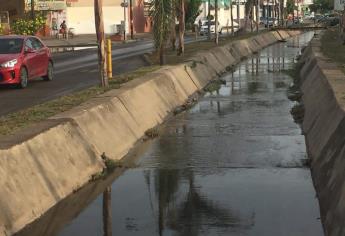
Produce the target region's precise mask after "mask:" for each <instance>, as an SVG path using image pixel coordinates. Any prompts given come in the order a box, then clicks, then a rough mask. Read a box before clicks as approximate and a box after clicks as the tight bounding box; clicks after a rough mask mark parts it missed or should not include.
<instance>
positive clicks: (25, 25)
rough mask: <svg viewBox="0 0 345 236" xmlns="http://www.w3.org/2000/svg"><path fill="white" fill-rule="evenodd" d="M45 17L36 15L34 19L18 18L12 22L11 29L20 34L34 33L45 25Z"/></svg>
mask: <svg viewBox="0 0 345 236" xmlns="http://www.w3.org/2000/svg"><path fill="white" fill-rule="evenodd" d="M45 22H46V19H45V17H43V16H41V15H38V16H36V18H35V19H34V20H32V19H19V20H16V21H15V22H14V23H13V24H12V31H13V32H14V33H15V34H20V35H34V34H36V33H37V32H38V31H39V30H40V29H42V28H43V26H44V25H45Z"/></svg>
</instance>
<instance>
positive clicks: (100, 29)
mask: <svg viewBox="0 0 345 236" xmlns="http://www.w3.org/2000/svg"><path fill="white" fill-rule="evenodd" d="M94 5H95V6H94V8H95V27H96V35H97V42H98V65H99V70H100V73H99V77H100V82H101V85H102V87H108V86H109V83H108V77H107V65H106V62H105V36H104V23H103V10H102V6H103V0H94Z"/></svg>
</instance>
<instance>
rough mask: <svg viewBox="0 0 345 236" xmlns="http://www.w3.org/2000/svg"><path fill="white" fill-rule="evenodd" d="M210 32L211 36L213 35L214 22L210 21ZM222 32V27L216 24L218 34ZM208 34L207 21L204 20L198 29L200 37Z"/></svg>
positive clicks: (214, 30) (214, 29)
mask: <svg viewBox="0 0 345 236" xmlns="http://www.w3.org/2000/svg"><path fill="white" fill-rule="evenodd" d="M210 31H211V34H214V33H215V32H216V22H215V21H211V23H210ZM222 32H223V26H222V25H221V24H220V23H219V22H218V33H220V34H221V33H222ZM207 34H208V21H207V20H204V21H202V25H201V28H200V35H207Z"/></svg>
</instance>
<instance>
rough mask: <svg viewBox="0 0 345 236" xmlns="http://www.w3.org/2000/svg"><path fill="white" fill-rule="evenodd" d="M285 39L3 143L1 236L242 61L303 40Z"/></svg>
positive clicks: (225, 50) (247, 48)
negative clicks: (271, 47) (269, 48)
mask: <svg viewBox="0 0 345 236" xmlns="http://www.w3.org/2000/svg"><path fill="white" fill-rule="evenodd" d="M300 33H301V32H300V31H281V30H280V31H277V32H268V33H265V34H261V35H258V36H255V37H252V38H249V39H245V40H240V41H234V42H231V43H229V44H227V45H225V46H222V47H218V48H216V49H214V50H211V51H204V52H198V53H197V54H196V55H194V56H193V57H192V58H190V60H188V61H187V62H185V63H182V64H180V65H177V66H166V67H163V68H161V69H160V70H158V71H156V72H153V73H150V74H148V75H146V76H144V77H142V78H140V79H137V80H134V81H131V82H129V83H127V84H126V85H124V86H123V87H122V88H121V89H118V90H113V91H110V92H107V93H105V94H103V95H102V96H99V97H97V98H94V99H92V100H90V101H88V102H86V103H85V104H83V105H81V106H79V107H76V108H74V109H72V110H70V111H68V112H65V113H62V114H59V115H57V116H55V117H52V118H51V119H49V120H47V121H45V122H42V123H41V124H39V125H36V126H35V127H31V128H29V129H27V130H24V131H21V132H20V133H18V134H16V135H14V136H11V137H8V138H6V140H1V144H0V209H1V211H0V236H2V235H12V234H14V233H15V232H18V231H19V230H20V229H22V228H23V227H24V226H26V225H27V224H29V223H31V222H33V221H34V220H35V219H37V218H38V217H40V216H41V215H42V214H44V213H45V212H46V211H47V210H48V209H50V208H51V207H52V206H54V205H55V204H56V203H57V202H59V201H60V200H62V199H64V198H65V197H66V196H68V195H70V194H71V193H73V191H76V190H78V189H79V188H80V187H82V186H83V185H84V184H86V183H87V182H88V181H89V180H90V178H91V176H92V175H94V174H96V173H99V172H101V171H102V169H103V167H104V163H103V161H102V158H101V155H102V154H103V153H105V154H106V155H107V156H108V157H109V158H111V159H113V160H119V159H121V158H122V157H124V156H125V155H126V154H127V153H128V152H129V150H130V149H131V148H132V147H133V145H135V143H136V142H137V141H138V140H140V139H141V138H142V137H143V136H144V134H145V131H146V130H148V129H150V128H152V127H155V126H156V125H159V124H161V123H162V122H164V120H165V119H166V118H167V117H168V115H169V114H171V112H172V111H173V110H174V109H175V108H176V107H178V106H180V105H182V104H184V103H185V102H186V101H187V100H188V98H189V97H190V96H191V95H192V94H194V93H195V92H197V91H198V90H200V89H202V88H203V87H205V86H206V85H207V84H208V83H209V82H210V81H211V80H213V79H215V78H217V77H218V76H219V75H220V74H222V73H224V72H226V70H227V69H228V68H229V67H231V66H234V65H235V64H237V63H238V62H240V60H241V59H243V58H245V57H247V56H249V55H250V54H253V53H255V52H257V51H259V50H260V49H262V48H264V47H267V46H268V45H270V44H273V43H275V42H277V41H280V40H284V39H286V38H288V37H291V36H295V35H297V34H300Z"/></svg>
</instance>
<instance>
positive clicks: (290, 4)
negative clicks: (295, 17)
mask: <svg viewBox="0 0 345 236" xmlns="http://www.w3.org/2000/svg"><path fill="white" fill-rule="evenodd" d="M294 9H295V1H294V0H287V2H286V13H287V14H293V12H294Z"/></svg>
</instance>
